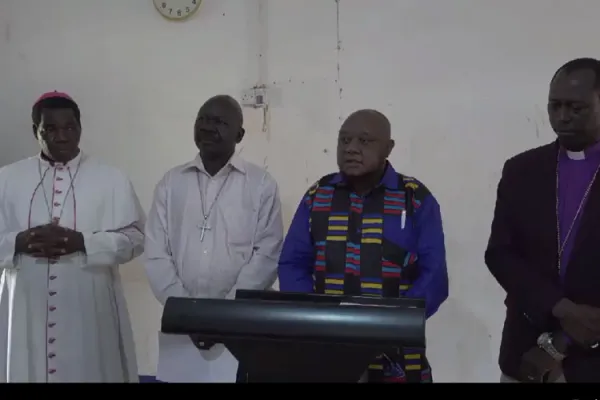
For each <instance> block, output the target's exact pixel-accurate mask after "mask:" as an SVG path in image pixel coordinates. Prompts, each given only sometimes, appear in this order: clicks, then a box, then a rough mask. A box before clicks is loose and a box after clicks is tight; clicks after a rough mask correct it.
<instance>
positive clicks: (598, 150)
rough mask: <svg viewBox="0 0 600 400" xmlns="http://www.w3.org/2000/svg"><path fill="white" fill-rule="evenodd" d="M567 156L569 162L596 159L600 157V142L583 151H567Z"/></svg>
mask: <svg viewBox="0 0 600 400" xmlns="http://www.w3.org/2000/svg"><path fill="white" fill-rule="evenodd" d="M565 154H566V155H567V158H568V159H569V160H575V161H577V160H585V159H586V158H588V157H595V156H597V155H600V142H598V143H596V144H594V145H593V146H590V147H588V148H587V149H585V150H583V151H569V150H565Z"/></svg>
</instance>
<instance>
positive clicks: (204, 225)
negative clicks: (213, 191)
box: [196, 169, 231, 242]
mask: <svg viewBox="0 0 600 400" xmlns="http://www.w3.org/2000/svg"><path fill="white" fill-rule="evenodd" d="M229 175H231V169H230V170H229V172H228V173H227V176H225V180H224V181H223V183H222V184H221V187H220V188H219V191H218V192H217V195H216V196H215V200H214V201H213V202H212V204H211V205H210V207H209V208H208V211H205V210H204V208H205V204H206V202H205V201H204V195H203V192H202V184H201V183H200V171H198V172H197V173H196V178H197V180H198V191H199V192H200V204H201V205H202V218H203V220H202V225H201V226H200V227H199V228H200V230H201V231H202V232H201V233H200V241H201V242H203V241H204V235H205V234H206V231H210V230H211V227H210V226H209V225H208V217H210V213H211V211H212V209H213V207H214V205H215V204H217V200H218V199H219V195H220V194H221V191H222V190H223V188H224V187H225V184H226V183H227V179H229Z"/></svg>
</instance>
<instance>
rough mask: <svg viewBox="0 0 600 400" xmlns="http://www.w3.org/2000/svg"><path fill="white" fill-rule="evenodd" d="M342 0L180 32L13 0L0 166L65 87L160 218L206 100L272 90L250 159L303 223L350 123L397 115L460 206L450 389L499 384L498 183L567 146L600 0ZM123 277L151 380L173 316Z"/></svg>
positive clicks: (424, 169)
mask: <svg viewBox="0 0 600 400" xmlns="http://www.w3.org/2000/svg"><path fill="white" fill-rule="evenodd" d="M340 3H341V4H339V9H338V4H337V2H335V1H323V0H303V1H292V0H243V1H242V0H205V1H204V3H203V4H202V6H201V9H200V11H199V12H198V13H197V14H196V15H195V16H194V17H193V18H192V19H190V20H189V21H187V22H184V23H170V22H168V21H166V20H163V19H162V18H161V17H160V16H159V14H158V13H157V12H156V11H155V10H154V8H153V5H152V2H151V1H150V0H127V1H118V0H106V1H82V0H52V1H46V0H2V1H0V133H1V134H2V147H1V150H0V164H6V163H9V162H12V161H15V160H17V159H18V158H21V157H24V156H26V155H31V154H33V153H34V152H35V151H36V144H35V142H34V140H33V137H32V135H31V130H30V121H29V113H30V107H31V105H32V102H33V101H34V100H35V98H36V96H38V95H39V94H41V93H42V92H44V91H48V90H53V89H60V90H64V91H67V92H69V93H71V94H72V95H73V96H75V98H76V99H77V100H78V102H79V103H80V105H81V107H82V109H83V124H84V136H85V138H84V143H83V145H84V147H85V150H86V151H88V152H91V153H94V154H95V155H96V156H98V157H102V158H103V159H105V160H106V161H108V162H110V163H112V164H114V165H116V166H119V167H121V168H122V169H124V170H125V171H126V172H127V173H128V174H129V176H130V177H131V179H132V180H133V182H134V184H135V187H136V189H137V191H138V194H139V196H140V198H141V200H142V202H143V204H144V206H145V207H146V208H148V207H149V205H150V201H151V195H152V190H153V188H154V185H155V183H156V182H157V181H158V179H159V178H160V177H161V175H162V174H163V173H164V172H165V171H166V170H167V169H168V168H170V167H172V166H173V165H175V164H178V163H182V162H185V161H187V160H188V159H190V158H191V157H193V156H194V148H193V146H192V125H193V120H194V116H195V113H196V112H197V109H198V108H199V106H200V105H201V104H202V102H203V101H204V100H205V99H206V98H208V97H209V96H211V95H214V94H217V93H229V94H232V95H234V96H236V97H240V95H241V93H242V91H243V90H245V89H247V88H250V87H252V86H254V85H256V84H261V83H262V84H266V85H268V87H269V90H270V93H271V95H272V96H271V97H272V100H273V101H272V103H271V105H270V107H269V110H268V112H266V113H264V112H263V110H251V109H248V110H246V121H247V124H246V128H247V132H248V134H247V136H246V139H245V140H244V142H243V143H242V145H241V146H240V151H241V152H242V154H243V156H244V157H246V158H247V159H249V160H251V161H254V162H256V163H259V164H263V165H265V167H268V168H269V170H270V171H271V172H272V174H273V175H274V176H275V178H276V179H277V180H278V181H279V183H280V185H281V195H282V201H283V206H284V212H285V219H286V221H289V219H290V218H291V215H292V213H293V211H294V209H295V207H296V205H297V203H298V201H299V199H300V196H301V195H302V193H303V192H304V190H305V189H306V188H307V186H308V185H309V184H311V183H312V182H313V181H314V180H316V179H317V178H318V177H319V176H320V175H323V174H325V173H328V172H331V170H332V169H333V168H335V160H334V153H335V142H336V140H335V138H336V131H337V129H338V127H339V125H340V121H341V119H343V118H344V117H345V116H346V115H347V114H348V113H349V112H351V111H353V110H355V109H357V108H362V107H370V108H377V109H380V110H381V111H383V112H385V113H386V114H387V115H388V116H389V117H390V119H391V121H392V124H393V131H394V136H395V139H396V141H397V147H396V150H395V151H394V154H393V156H392V161H393V163H394V165H395V166H396V167H397V169H399V170H401V171H403V172H404V173H408V174H414V175H416V176H417V177H419V178H420V179H421V180H423V181H424V182H425V183H426V184H427V185H428V186H429V187H430V189H431V190H432V191H433V192H434V193H435V194H436V196H437V197H438V199H439V201H440V203H441V205H442V209H443V213H444V218H445V227H446V234H447V247H448V263H449V268H450V275H451V297H450V300H448V302H447V303H446V304H445V306H443V307H442V309H441V310H440V312H439V314H438V315H436V316H435V317H434V318H433V319H432V320H431V322H430V324H429V327H428V336H429V347H430V355H431V359H432V363H433V366H434V374H435V377H436V380H437V381H495V380H497V377H498V376H499V372H498V369H497V366H496V360H497V352H498V351H497V350H498V344H499V334H500V329H501V324H502V320H503V315H504V307H503V305H502V296H503V294H502V291H501V290H500V289H499V287H498V286H497V284H496V283H495V281H494V280H493V279H492V278H491V277H490V275H489V273H488V272H487V269H486V268H485V266H484V264H483V251H484V248H485V244H486V240H487V235H488V233H489V224H490V219H491V214H492V208H493V202H494V196H495V193H494V191H495V185H496V183H497V180H498V177H499V172H500V168H501V166H502V162H503V160H504V159H505V158H506V157H508V156H509V155H511V154H513V153H515V152H517V151H520V150H522V149H526V148H528V147H532V146H535V145H537V144H541V143H544V142H546V141H548V140H551V138H552V133H551V131H550V130H549V128H548V125H547V122H546V115H545V111H544V110H545V97H546V89H547V84H548V81H549V79H550V77H551V76H552V74H553V73H554V70H555V69H556V68H557V67H558V66H559V65H560V64H561V63H562V62H564V61H566V60H568V59H570V58H574V57H578V56H598V54H597V53H598V51H597V45H596V43H595V42H594V40H591V39H593V38H595V37H598V36H599V35H600V26H599V25H598V24H597V14H598V13H597V12H600V3H599V2H597V1H593V0H589V1H586V0H573V1H571V2H570V3H569V4H570V5H569V4H567V3H566V2H555V1H547V0H529V1H517V0H507V1H504V2H499V1H493V0H454V1H445V2H444V1H434V0H429V1H422V0H421V1H418V0H401V1H399V0H372V1H364V0H341V1H340ZM573 10H579V11H573ZM596 34H598V35H596ZM338 43H339V49H338ZM259 53H260V54H261V55H262V56H261V57H259ZM122 271H123V276H124V280H125V282H126V285H125V286H126V295H127V299H128V302H129V308H130V311H131V315H132V319H133V324H134V329H135V336H136V341H137V350H138V357H139V362H140V368H141V372H142V373H144V374H152V373H154V372H155V363H156V335H155V334H156V331H157V330H158V321H159V316H160V309H159V306H158V305H157V303H156V301H155V300H154V299H153V297H152V294H151V293H150V290H149V288H148V285H147V282H146V280H145V277H144V275H143V272H142V270H141V267H140V266H139V265H138V264H137V263H132V265H128V266H125V267H123V269H122Z"/></svg>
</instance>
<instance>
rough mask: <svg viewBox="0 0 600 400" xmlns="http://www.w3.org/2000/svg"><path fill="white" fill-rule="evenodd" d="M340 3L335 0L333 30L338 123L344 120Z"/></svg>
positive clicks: (338, 0) (339, 0)
mask: <svg viewBox="0 0 600 400" xmlns="http://www.w3.org/2000/svg"><path fill="white" fill-rule="evenodd" d="M340 2H341V0H335V30H336V35H337V45H336V64H337V65H336V74H337V79H336V80H335V81H336V83H337V87H338V96H339V99H340V114H339V116H338V119H339V120H340V121H342V120H343V119H344V118H343V116H342V107H341V103H342V93H343V92H344V88H342V80H341V79H340V76H341V72H340V58H341V52H342V38H341V36H340Z"/></svg>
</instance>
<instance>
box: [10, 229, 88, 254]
mask: <svg viewBox="0 0 600 400" xmlns="http://www.w3.org/2000/svg"><path fill="white" fill-rule="evenodd" d="M15 247H16V250H17V252H18V253H22V254H27V255H29V256H32V257H37V258H49V259H57V258H59V257H60V256H64V255H67V254H72V253H75V252H78V251H84V250H85V248H84V241H83V236H82V235H81V233H80V232H77V231H74V230H72V229H68V228H65V227H62V226H59V225H57V224H54V223H52V224H47V225H41V226H36V227H33V228H31V229H28V230H26V231H23V232H21V233H19V234H18V235H17V239H16V246H15Z"/></svg>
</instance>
